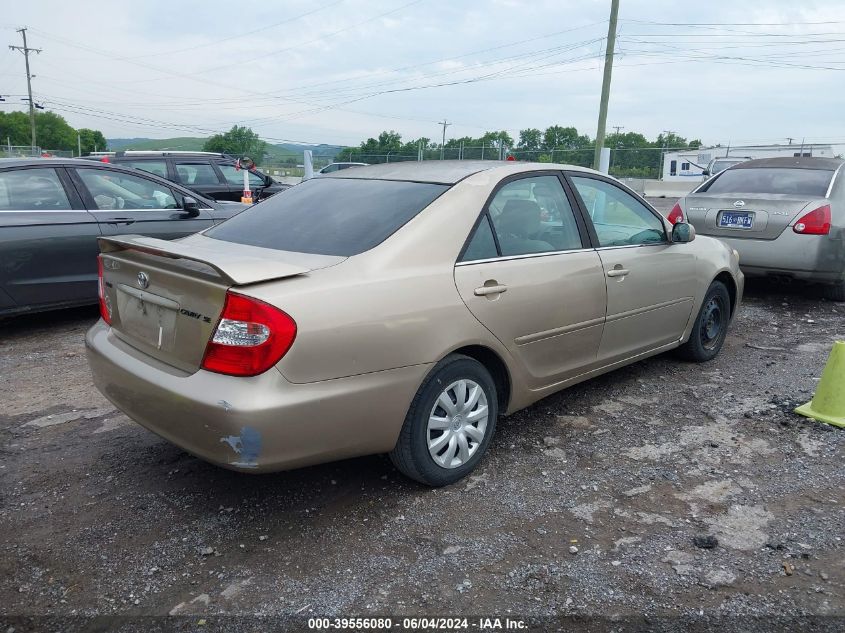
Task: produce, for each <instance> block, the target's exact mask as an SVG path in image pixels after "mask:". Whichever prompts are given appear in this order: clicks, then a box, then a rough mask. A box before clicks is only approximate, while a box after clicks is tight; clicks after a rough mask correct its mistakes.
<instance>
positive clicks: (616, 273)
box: [607, 266, 631, 277]
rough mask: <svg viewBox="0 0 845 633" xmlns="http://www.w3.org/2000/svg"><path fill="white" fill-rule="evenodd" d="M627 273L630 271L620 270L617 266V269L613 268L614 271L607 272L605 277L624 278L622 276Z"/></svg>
mask: <svg viewBox="0 0 845 633" xmlns="http://www.w3.org/2000/svg"><path fill="white" fill-rule="evenodd" d="M629 272H631V271H630V270H628V269H627V268H622V267H621V266H619V267H618V268H614V269H612V270H608V271H607V276H608V277H624V276H625V275H627V274H628V273H629Z"/></svg>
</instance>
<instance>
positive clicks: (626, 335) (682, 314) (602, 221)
mask: <svg viewBox="0 0 845 633" xmlns="http://www.w3.org/2000/svg"><path fill="white" fill-rule="evenodd" d="M568 176H569V179H570V181H571V182H572V185H573V188H574V189H575V191H577V193H578V196H579V198H580V204H581V206H582V208H583V210H584V213H585V216H586V217H585V219H586V220H587V221H588V222H589V224H588V226H589V227H590V228H591V231H592V234H593V235H592V236H593V240H594V242H595V243H596V244H597V247H598V248H597V252H598V254H599V256H600V257H601V261H602V267H603V269H604V275H605V279H606V283H607V319H606V322H605V325H604V334H603V335H602V341H601V346H600V347H599V354H598V356H599V360H600V361H603V362H604V363H605V364H606V363H608V362H614V361H617V360H621V359H623V358H629V357H631V356H634V355H636V354H638V353H641V352H644V351H646V350H652V349H655V348H658V347H661V346H663V345H667V344H669V343H672V342H674V341H677V340H678V339H679V338H680V337H681V335H682V334H683V332H684V329H685V327H686V324H687V322H688V321H689V318H690V315H691V313H692V308H693V295H694V294H695V289H696V288H697V281H696V273H695V268H696V261H695V255H693V253H692V249H691V248H690V247H689V246H688V245H686V244H673V243H671V242H670V241H669V236H668V234H667V232H666V227H665V225H664V222H663V219H662V218H661V216H660V214H658V213H657V212H656V211H655V210H654V209H651V208H650V207H648V206H647V205H646V204H645V203H644V202H642V201H641V200H639V199H638V198H637V197H636V196H635V195H634V194H633V193H631V192H629V191H626V190H625V189H623V188H622V187H621V186H619V185H618V184H617V183H615V182H614V181H612V180H610V179H609V178H602V177H600V176H598V175H593V174H585V173H577V172H572V173H570V174H568Z"/></svg>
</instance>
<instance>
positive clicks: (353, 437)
mask: <svg viewBox="0 0 845 633" xmlns="http://www.w3.org/2000/svg"><path fill="white" fill-rule="evenodd" d="M85 342H86V347H87V352H88V360H89V364H90V366H91V371H92V374H93V377H94V384H95V385H96V387H97V388H98V389H99V390H100V391H101V392H102V393H103V395H104V396H106V398H108V399H109V400H110V401H111V402H112V403H114V405H115V406H116V407H117V408H118V409H120V410H121V411H123V412H124V413H126V415H128V416H129V417H130V418H132V419H133V420H135V421H136V422H138V423H139V424H141V425H142V426H144V427H145V428H147V429H149V430H150V431H152V432H154V433H156V434H158V435H160V436H161V437H163V438H164V439H166V440H168V441H170V442H172V443H173V444H176V445H177V446H179V447H181V448H183V449H185V450H186V451H188V452H190V453H193V454H194V455H196V456H198V457H200V458H202V459H204V460H207V461H209V462H212V463H215V464H218V465H220V466H224V467H226V468H231V469H235V470H243V471H248V472H260V471H273V470H284V469H288V468H297V467H300V466H306V465H309V464H315V463H320V462H327V461H332V460H335V459H343V458H346V457H353V456H358V455H367V454H372V453H381V452H386V451H389V450H391V449H392V448H393V446H394V445H395V443H396V439H397V437H398V435H399V431H400V429H401V427H402V423H403V422H404V418H405V414H406V413H407V409H408V406H409V404H410V402H411V399H412V398H413V396H414V394H415V393H416V390H417V389H418V387H419V385H420V383H421V382H422V380H423V378H424V377H425V375H426V373H427V372H428V370H429V369H430V368H431V365H429V364H426V365H414V366H411V367H403V368H399V369H392V370H388V371H382V372H375V373H371V374H362V375H359V376H351V377H348V378H340V379H335V380H326V381H323V382H315V383H308V384H293V383H290V382H288V381H287V380H285V379H284V377H283V376H282V375H281V374H280V373H279V372H278V371H276V370H275V369H271V370H269V371H267V372H265V373H263V374H261V375H260V376H254V377H251V378H236V377H232V376H223V375H220V374H215V373H212V372H207V371H203V370H199V371H197V372H196V373H193V374H185V373H183V372H180V371H179V370H176V369H174V368H172V367H169V366H168V365H165V364H163V363H160V362H158V361H156V360H155V359H153V358H151V357H149V356H147V355H145V354H143V353H141V352H139V351H137V350H135V349H134V348H132V347H130V346H129V345H127V344H125V343H124V342H122V341H120V340H119V339H117V338H116V337H115V336H114V335H113V334H112V333H111V328H109V327H108V326H107V325H106V324H105V323H103V322H102V321H100V322H98V323H97V324H96V325H95V326H94V327H92V328H91V329H90V330H89V331H88V334H87V335H86V337H85Z"/></svg>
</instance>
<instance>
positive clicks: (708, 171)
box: [701, 169, 710, 176]
mask: <svg viewBox="0 0 845 633" xmlns="http://www.w3.org/2000/svg"><path fill="white" fill-rule="evenodd" d="M701 175H702V176H709V175H710V170H709V169H705V170H704V171H702V172H701Z"/></svg>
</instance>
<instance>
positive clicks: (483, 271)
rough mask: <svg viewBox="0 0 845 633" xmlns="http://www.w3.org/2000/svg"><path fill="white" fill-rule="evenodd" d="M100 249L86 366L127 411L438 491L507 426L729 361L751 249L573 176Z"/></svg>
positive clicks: (332, 190)
mask: <svg viewBox="0 0 845 633" xmlns="http://www.w3.org/2000/svg"><path fill="white" fill-rule="evenodd" d="M100 245H101V251H102V254H101V255H100V307H101V314H102V319H101V320H100V321H99V322H98V323H97V324H96V325H95V326H94V327H93V328H92V329H91V330H90V331H89V332H88V335H87V347H88V355H89V360H90V364H91V368H92V370H93V374H94V380H95V383H96V385H97V387H98V388H99V389H100V391H102V393H103V394H104V395H105V396H106V397H107V398H109V399H110V400H111V401H112V402H113V403H114V404H115V405H116V406H117V407H118V408H120V409H121V410H123V411H124V412H126V414H127V415H129V416H130V417H131V418H133V419H134V420H136V421H137V422H138V423H140V424H141V425H143V426H145V427H146V428H148V429H150V430H151V431H153V432H155V433H157V434H159V435H160V436H162V437H164V438H166V439H167V440H169V441H171V442H173V443H175V444H177V445H179V446H181V447H182V448H184V449H185V450H187V451H189V452H191V453H193V454H195V455H197V456H199V457H201V458H203V459H206V460H208V461H211V462H214V463H216V464H219V465H221V466H225V467H227V468H232V469H237V470H242V471H246V472H260V471H270V470H282V469H288V468H295V467H299V466H305V465H308V464H314V463H319V462H325V461H330V460H336V459H342V458H346V457H353V456H357V455H366V454H372V453H389V454H390V456H391V458H392V460H393V463H394V464H395V465H396V467H397V468H398V469H399V470H401V471H402V472H403V473H405V474H406V475H408V476H409V477H411V478H413V479H415V480H417V481H420V482H423V483H425V484H428V485H432V486H439V485H445V484H449V483H452V482H455V481H457V480H459V479H460V478H461V477H464V476H465V475H466V474H467V473H469V472H470V471H471V470H472V469H473V468H475V466H476V465H477V464H478V462H479V461H480V460H481V459H482V457H483V455H484V452H485V451H486V449H487V447H488V446H489V444H490V442H491V440H492V439H493V434H494V431H495V428H496V421H497V419H498V417H499V415H507V414H510V413H513V412H514V411H517V410H519V409H522V408H524V407H527V406H528V405H530V404H531V403H533V402H535V401H537V400H539V399H541V398H543V397H544V396H547V395H549V394H552V393H555V392H556V391H559V390H561V389H564V388H566V387H568V386H570V385H573V384H576V383H578V382H581V381H583V380H587V379H589V378H591V377H593V376H597V375H599V374H603V373H606V372H608V371H611V370H613V369H616V368H617V367H621V366H623V365H627V364H629V363H633V362H635V361H638V360H641V359H643V358H646V357H648V356H652V355H655V354H660V353H662V352H666V351H669V350H673V349H678V350H679V352H680V354H681V355H682V356H683V357H685V358H687V359H690V360H693V361H699V362H701V361H707V360H710V359H712V358H713V357H715V356H716V354H718V352H719V350H720V348H721V347H722V343H723V342H724V340H725V336H726V333H727V328H728V325H729V323H730V321H731V318H732V317H733V315H734V314H735V313H736V311H737V309H738V307H739V304H740V301H741V298H742V291H743V276H742V273H741V272H740V270H739V267H738V260H737V255H736V253H735V251H733V250H732V249H729V248H728V247H726V246H725V245H724V244H723V243H722V242H720V241H718V240H715V239H711V238H706V237H698V238H696V237H695V231H694V229H693V228H692V227H691V226H690V225H689V224H685V223H683V222H679V223H677V224H675V225H674V226H673V225H672V224H670V223H669V222H668V220H665V219H664V218H662V217H661V215H660V214H659V213H658V212H657V211H655V210H654V209H653V208H652V207H651V206H649V205H648V204H647V203H646V202H645V201H644V200H643V199H642V198H640V197H639V196H637V195H636V194H635V193H634V192H632V191H631V190H630V189H628V188H627V187H625V186H624V185H621V184H620V183H619V182H617V181H616V180H614V179H612V178H609V177H607V176H605V175H603V174H600V173H598V172H595V171H592V170H588V169H583V168H580V167H572V166H567V165H550V164H530V163H512V162H511V163H499V162H493V161H485V162H472V161H455V162H452V161H442V162H440V161H431V162H420V163H399V164H395V165H376V166H370V167H360V168H356V169H349V170H343V171H340V172H337V173H336V174H332V175H327V176H325V177H322V178H315V179H314V180H311V181H307V182H305V183H302V184H300V185H297V186H296V187H292V188H291V189H289V190H287V191H285V192H283V193H281V194H279V195H276V196H273V197H272V198H270V199H269V200H267V201H265V202H262V203H261V204H258V205H256V206H254V207H251V208H250V209H248V210H246V211H244V212H242V213H241V214H239V215H237V216H235V217H234V218H232V219H230V220H228V221H226V222H224V223H222V224H220V225H218V226H216V227H214V228H211V229H209V230H207V231H205V232H203V233H201V234H197V235H193V236H191V237H188V238H184V239H182V240H177V241H175V242H165V241H162V240H157V239H153V238H146V237H139V236H131V235H130V236H125V237H116V238H102V239H101V240H100Z"/></svg>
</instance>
